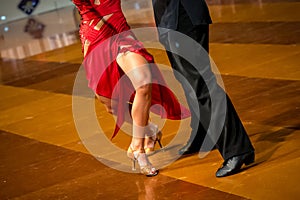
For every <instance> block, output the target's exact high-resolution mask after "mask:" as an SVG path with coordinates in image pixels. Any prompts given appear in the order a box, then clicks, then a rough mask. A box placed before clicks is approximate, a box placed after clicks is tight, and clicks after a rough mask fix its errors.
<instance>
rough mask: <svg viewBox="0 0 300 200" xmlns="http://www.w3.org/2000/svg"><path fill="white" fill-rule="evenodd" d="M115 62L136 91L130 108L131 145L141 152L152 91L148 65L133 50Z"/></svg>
mask: <svg viewBox="0 0 300 200" xmlns="http://www.w3.org/2000/svg"><path fill="white" fill-rule="evenodd" d="M117 63H118V65H119V66H120V67H121V68H122V70H123V71H124V73H125V74H126V75H127V76H128V77H129V79H130V80H131V82H132V84H133V86H134V88H135V91H136V94H135V98H134V101H133V103H132V110H131V115H132V120H133V137H132V141H131V147H132V148H133V149H134V150H139V151H140V152H141V153H143V152H144V140H145V131H146V129H147V125H148V120H149V109H150V106H151V93H152V87H151V72H150V69H149V65H148V62H147V60H146V59H145V58H144V57H143V56H141V55H139V54H136V53H133V52H127V53H125V54H123V55H122V56H119V57H118V59H117Z"/></svg>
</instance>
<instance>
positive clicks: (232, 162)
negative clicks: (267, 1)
mask: <svg viewBox="0 0 300 200" xmlns="http://www.w3.org/2000/svg"><path fill="white" fill-rule="evenodd" d="M254 159H255V154H254V151H251V152H249V153H245V154H242V155H239V156H234V157H231V158H229V159H227V160H225V162H224V163H223V165H222V167H220V168H219V169H218V170H217V172H216V177H224V176H229V175H232V174H235V173H237V172H238V171H239V170H240V169H241V167H242V166H243V164H245V165H250V164H251V163H253V162H254Z"/></svg>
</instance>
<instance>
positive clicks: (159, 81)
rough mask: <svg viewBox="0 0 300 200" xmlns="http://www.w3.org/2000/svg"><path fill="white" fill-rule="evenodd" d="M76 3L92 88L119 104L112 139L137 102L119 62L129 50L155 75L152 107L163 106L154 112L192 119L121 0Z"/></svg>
mask: <svg viewBox="0 0 300 200" xmlns="http://www.w3.org/2000/svg"><path fill="white" fill-rule="evenodd" d="M73 3H74V4H75V5H76V7H77V9H78V10H79V12H80V15H81V17H82V22H81V25H80V32H79V33H80V38H81V42H82V50H83V53H84V57H85V59H84V62H83V64H84V67H85V71H86V75H87V79H88V82H89V87H90V88H91V89H92V90H93V91H94V92H95V93H96V94H98V95H100V96H104V97H107V98H110V99H113V100H116V101H117V102H118V109H117V110H118V113H117V124H116V128H115V132H114V134H113V136H112V137H114V136H115V135H116V134H117V132H118V130H119V127H121V125H122V124H123V122H124V113H125V110H126V109H128V102H132V101H133V99H134V88H133V86H132V84H131V82H130V80H129V79H128V78H127V76H123V75H124V72H123V71H122V69H121V68H120V67H119V66H118V64H117V62H116V58H117V56H118V55H120V54H122V53H126V52H128V51H130V52H135V53H138V54H140V55H142V56H143V57H144V58H145V59H146V60H147V61H148V63H149V67H150V70H151V74H152V101H151V104H152V105H156V104H158V105H160V106H153V107H151V112H154V113H156V114H159V115H160V116H161V117H163V118H168V119H173V120H180V119H182V118H186V117H189V116H190V113H189V111H188V110H187V109H186V108H185V107H183V106H181V105H180V103H179V102H178V100H177V98H176V97H175V95H174V94H173V92H172V91H171V90H170V89H168V88H167V87H166V83H165V81H164V79H163V76H162V74H161V73H160V71H159V69H158V67H157V66H156V65H155V63H154V59H153V57H152V55H150V54H149V53H148V52H147V51H146V49H145V48H144V47H143V45H142V43H141V42H140V41H138V40H137V39H136V37H135V36H134V34H133V33H132V32H131V31H130V27H129V25H128V24H127V22H126V19H125V17H124V15H123V12H122V10H121V3H120V0H73ZM121 79H122V81H121V83H120V80H121Z"/></svg>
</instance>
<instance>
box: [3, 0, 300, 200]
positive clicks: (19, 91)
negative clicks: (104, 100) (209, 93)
mask: <svg viewBox="0 0 300 200" xmlns="http://www.w3.org/2000/svg"><path fill="white" fill-rule="evenodd" d="M137 2H138V1H134V0H130V1H124V3H123V7H124V9H125V12H126V15H127V19H128V21H129V23H130V25H131V26H132V27H135V28H138V27H148V26H152V25H153V18H152V11H151V6H150V5H151V4H150V2H151V1H148V0H144V1H140V2H139V4H138V6H137V4H136V3H137ZM207 2H208V3H209V8H210V10H211V14H212V17H213V21H214V24H212V25H211V32H210V34H211V36H210V41H211V44H210V49H211V52H210V54H211V57H212V59H213V60H214V62H215V64H216V66H217V67H218V70H219V71H220V73H221V75H222V79H223V81H224V85H225V88H226V91H227V92H228V94H229V96H230V97H231V99H232V101H233V103H234V105H235V107H236V109H237V111H238V113H239V115H240V117H241V119H242V121H243V123H244V125H245V127H246V130H247V131H248V134H249V135H250V139H251V141H252V142H253V144H254V146H255V149H256V162H255V164H254V165H252V166H250V167H248V168H245V169H243V170H242V171H241V172H240V173H239V174H236V175H233V176H230V177H226V178H221V179H217V178H215V176H214V173H215V171H216V170H217V168H218V167H219V165H220V164H221V163H222V159H221V157H220V155H219V153H218V152H217V151H212V152H211V153H209V154H208V155H207V156H206V157H205V158H203V159H200V158H199V157H198V155H193V156H190V157H185V158H181V159H179V160H176V161H175V162H173V161H172V162H171V161H170V157H172V156H174V155H175V154H176V150H177V149H178V148H180V145H181V144H180V143H178V142H177V143H176V141H177V140H175V139H174V138H176V137H178V138H179V140H182V141H184V140H186V139H187V137H188V135H187V134H185V132H188V127H183V129H182V130H180V131H178V129H179V127H180V124H179V123H178V122H172V121H167V122H165V124H162V125H161V126H163V134H164V136H163V141H162V142H163V144H164V145H166V146H167V148H166V150H165V151H160V150H158V152H157V153H156V154H154V155H153V156H151V157H150V159H151V160H152V161H153V162H154V163H157V164H159V163H164V162H165V163H168V162H171V163H170V164H169V165H167V166H165V167H164V168H162V169H161V170H160V174H159V175H158V176H157V177H154V178H147V177H144V176H142V175H139V174H132V173H127V172H122V171H119V170H116V168H117V169H119V168H122V169H130V162H129V161H128V160H127V159H125V157H124V154H125V149H126V148H127V146H128V144H129V141H130V137H129V136H128V135H127V134H125V133H124V132H126V130H127V128H130V127H126V126H125V127H124V131H123V132H122V133H120V134H119V135H118V136H117V137H116V138H115V139H114V140H113V144H114V145H115V146H117V147H118V148H119V149H117V150H113V151H112V150H111V151H110V152H109V153H103V154H101V153H100V154H98V152H97V156H96V157H93V156H92V155H91V153H94V154H96V153H95V152H92V151H91V150H95V151H96V150H97V149H93V148H94V147H95V148H99V147H101V144H102V143H103V142H104V141H98V140H95V139H94V138H96V135H97V133H95V132H94V129H92V124H91V125H90V123H89V121H88V122H86V119H87V117H86V116H82V117H80V119H78V120H79V121H84V122H86V124H85V125H86V130H88V131H87V132H86V133H84V134H82V133H78V130H76V127H75V124H74V116H73V113H72V106H73V105H72V92H73V86H74V80H75V78H76V75H77V71H78V69H79V68H80V65H81V61H82V54H81V47H80V44H79V41H78V37H77V28H76V27H77V21H76V19H74V17H73V16H74V15H73V14H74V13H73V8H72V7H69V8H65V9H62V10H59V11H56V12H50V13H47V14H45V15H43V16H40V18H38V21H39V22H42V23H44V24H45V25H46V28H47V27H51V29H48V30H47V31H46V29H45V32H43V34H42V35H43V37H41V38H38V39H37V38H33V37H32V36H31V35H28V33H24V32H23V31H20V30H21V28H17V27H19V26H21V27H24V25H26V23H27V20H28V19H25V20H23V21H22V20H20V21H18V22H16V23H15V24H14V23H12V24H10V26H11V27H15V29H13V30H15V31H14V33H13V34H12V35H11V36H13V37H11V36H9V34H8V33H4V34H3V37H1V38H2V39H0V44H1V45H0V50H1V62H0V81H1V82H0V83H1V85H0V92H1V96H0V108H1V109H0V155H1V156H0V199H151V200H152V199H299V198H300V191H299V189H298V187H297V185H298V184H297V183H298V180H299V178H300V175H299V173H298V172H297V171H298V168H299V167H300V159H299V158H300V151H299V150H300V149H299V145H300V136H299V133H300V131H299V128H300V114H299V113H300V112H299V110H300V101H299V99H300V66H299V63H300V62H299V61H300V59H299V54H300V48H299V33H300V28H299V24H300V15H299V12H298V10H299V8H300V1H297V0H288V1H283V0H245V1H242V0H208V1H207ZM137 7H138V8H139V11H137V10H135V8H137ZM137 12H140V15H139V18H137V17H136V13H137ZM58 14H59V16H60V17H61V16H63V19H64V21H61V20H60V21H61V22H62V23H56V24H55V23H50V24H47V22H51V20H50V19H54V20H55V19H56V20H57V19H58V21H59V19H60V18H59V17H58ZM45 19H48V20H45ZM18 30H19V32H18ZM22 30H23V29H22ZM50 30H51V31H50ZM16 35H18V37H16ZM22 35H23V36H24V40H22V42H20V40H19V39H18V38H20V36H22ZM142 38H144V40H143V41H144V42H145V46H147V45H149V46H151V47H157V48H150V49H149V51H150V52H151V53H152V54H153V55H154V57H155V60H156V62H157V63H159V64H168V61H167V57H166V54H165V53H164V51H162V50H159V48H161V46H160V45H159V44H158V43H157V42H155V39H153V34H152V33H149V32H148V33H145V34H144V35H143V37H142ZM166 78H167V79H169V78H172V77H166ZM173 87H177V85H174V86H173ZM83 99H84V98H83ZM84 100H86V99H84ZM87 101H91V99H87ZM94 104H95V110H96V116H97V119H98V122H99V125H100V126H101V128H102V129H103V131H104V132H105V134H106V135H107V137H108V138H109V137H110V135H111V132H112V131H113V129H114V118H113V117H112V116H110V115H109V114H107V113H106V111H105V110H104V108H103V106H102V105H101V104H100V103H99V102H95V103H94ZM153 117H154V118H153V120H156V119H155V116H153ZM177 132H180V133H183V134H178V135H176V133H177ZM175 136H176V137H175ZM88 143H89V144H90V145H92V147H91V146H88V145H87V144H88ZM105 150H106V149H105ZM120 151H121V152H122V151H123V153H121V154H120ZM97 159H99V160H101V161H102V162H99V160H97ZM104 161H105V163H106V164H108V165H109V166H110V167H108V166H106V165H104V164H103V162H104Z"/></svg>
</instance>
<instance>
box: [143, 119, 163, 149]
mask: <svg viewBox="0 0 300 200" xmlns="http://www.w3.org/2000/svg"><path fill="white" fill-rule="evenodd" d="M148 126H149V132H147V133H146V137H145V141H146V142H145V143H146V144H145V147H144V149H145V153H146V154H150V153H152V152H154V147H155V144H156V142H158V144H159V146H160V148H161V149H162V148H163V146H162V144H161V138H162V132H161V131H160V130H158V126H157V125H156V124H153V123H151V122H150V123H149V124H148ZM149 141H150V142H149ZM149 143H150V145H149Z"/></svg>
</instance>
